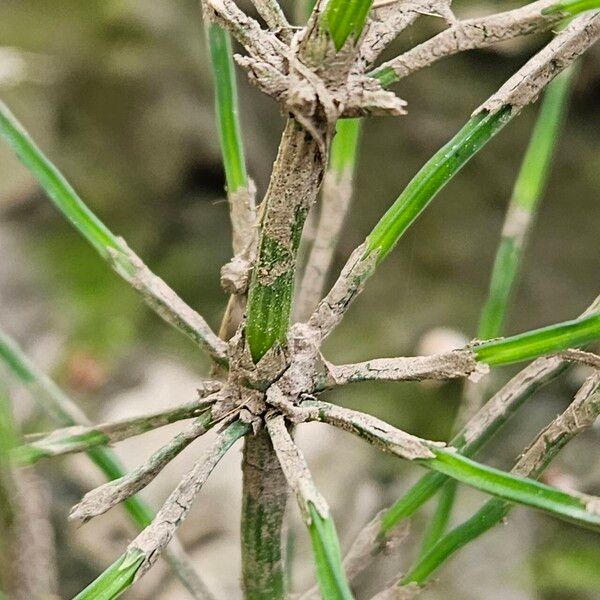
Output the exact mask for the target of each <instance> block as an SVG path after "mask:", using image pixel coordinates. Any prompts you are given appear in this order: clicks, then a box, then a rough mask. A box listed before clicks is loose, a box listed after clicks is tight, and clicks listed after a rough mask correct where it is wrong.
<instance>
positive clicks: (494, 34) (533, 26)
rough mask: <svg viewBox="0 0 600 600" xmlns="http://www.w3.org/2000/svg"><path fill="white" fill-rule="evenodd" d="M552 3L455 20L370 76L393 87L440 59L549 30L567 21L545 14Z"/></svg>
mask: <svg viewBox="0 0 600 600" xmlns="http://www.w3.org/2000/svg"><path fill="white" fill-rule="evenodd" d="M552 3H553V0H539V1H538V2H531V3H529V4H526V5H525V6H521V7H519V8H516V9H514V10H509V11H506V12H501V13H497V14H493V15H488V16H484V17H475V18H473V19H468V20H465V21H456V22H455V23H454V24H453V25H452V26H451V27H448V29H445V30H444V31H442V32H441V33H438V34H437V35H436V36H434V37H432V38H430V39H428V40H427V41H425V42H423V43H421V44H419V45H418V46H414V47H413V48H411V49H410V50H408V51H407V52H405V53H404V54H401V55H400V56H398V57H396V58H393V59H391V60H389V61H387V62H385V63H383V64H382V65H381V66H379V67H377V68H376V69H375V70H374V71H373V72H372V73H371V76H372V77H376V78H377V79H378V80H379V81H380V82H381V83H382V84H383V85H390V84H392V83H394V82H396V81H400V79H402V78H403V77H406V76H407V75H410V74H411V73H414V72H415V71H418V70H420V69H423V68H425V67H428V66H430V65H432V64H433V63H434V62H436V61H437V60H439V59H441V58H445V57H447V56H452V55H454V54H458V53H459V52H464V51H467V50H474V49H476V48H487V47H489V46H492V45H493V44H496V43H499V42H503V41H506V40H510V39H512V38H516V37H521V36H523V35H529V34H532V33H538V32H541V31H546V30H548V29H550V28H551V27H552V26H553V25H555V24H556V23H558V22H559V21H561V20H562V19H563V18H564V15H562V14H560V13H558V14H548V13H546V12H544V11H545V9H547V8H548V7H550V6H551V5H552Z"/></svg>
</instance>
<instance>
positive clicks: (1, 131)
mask: <svg viewBox="0 0 600 600" xmlns="http://www.w3.org/2000/svg"><path fill="white" fill-rule="evenodd" d="M0 136H2V137H3V138H4V139H5V140H6V141H7V142H8V144H9V145H10V146H11V147H12V149H13V150H14V152H15V153H16V154H17V156H18V157H19V158H20V159H21V161H22V162H23V164H24V165H25V166H26V167H27V168H28V169H29V170H30V171H31V172H32V173H33V174H34V175H35V177H36V178H37V179H38V181H39V182H40V185H41V186H42V187H43V188H44V190H45V191H46V193H47V194H48V195H49V196H50V198H51V199H52V201H53V202H54V204H55V205H56V206H57V207H58V209H59V210H60V211H61V212H62V213H63V214H64V215H65V217H67V219H68V220H69V221H70V222H71V223H72V224H73V226H74V227H75V228H76V229H77V230H78V231H79V232H80V233H81V234H82V235H83V236H84V237H85V239H86V240H88V242H89V243H90V244H92V246H93V247H94V248H95V249H96V250H97V251H98V253H99V254H100V255H101V256H102V257H103V258H104V259H105V260H108V261H112V260H113V256H112V255H111V253H110V252H109V250H113V251H116V252H117V253H120V252H121V250H122V246H121V244H120V242H119V240H118V238H117V237H116V236H114V235H113V234H112V233H111V232H110V231H109V230H108V229H107V228H106V226H105V225H104V224H103V223H102V222H101V221H100V220H99V219H98V218H97V217H96V216H95V215H94V214H93V213H92V211H90V210H89V208H88V207H87V206H86V205H85V204H84V202H83V200H81V198H80V197H79V196H78V195H77V192H76V191H75V190H74V189H73V187H72V186H71V184H70V183H69V182H68V181H67V180H66V179H65V178H64V176H63V175H62V174H61V173H60V172H59V171H58V169H57V168H56V167H55V166H54V165H53V164H52V163H51V162H50V161H49V160H48V159H47V158H46V157H45V156H44V154H43V153H42V151H41V150H40V149H39V148H38V147H37V146H36V144H35V142H34V141H33V140H32V139H31V138H30V137H29V135H28V133H27V132H26V131H25V129H24V128H23V127H22V126H21V124H20V123H19V122H18V121H17V119H16V118H15V116H14V115H13V114H12V113H11V112H10V110H9V109H8V107H7V106H6V105H5V104H4V103H3V102H2V101H0ZM124 266H127V265H124Z"/></svg>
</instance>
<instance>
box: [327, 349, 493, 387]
mask: <svg viewBox="0 0 600 600" xmlns="http://www.w3.org/2000/svg"><path fill="white" fill-rule="evenodd" d="M488 370H489V368H487V367H486V365H483V364H480V363H478V362H477V361H476V358H475V354H474V353H473V352H471V351H470V350H456V351H454V352H449V353H447V354H438V355H433V356H406V357H400V358H375V359H372V360H368V361H365V362H362V363H356V364H349V365H332V364H329V363H327V364H326V372H325V374H324V376H323V377H322V378H321V379H319V380H318V381H317V384H316V390H317V391H321V390H325V389H328V388H332V387H335V386H339V385H347V384H350V383H355V382H360V381H372V380H378V381H423V380H426V379H433V380H446V379H457V378H459V377H473V376H476V377H477V376H481V375H483V374H485V373H486V372H487V371H488Z"/></svg>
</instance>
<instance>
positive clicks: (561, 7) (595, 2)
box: [542, 0, 600, 17]
mask: <svg viewBox="0 0 600 600" xmlns="http://www.w3.org/2000/svg"><path fill="white" fill-rule="evenodd" d="M596 8H600V0H570V1H569V0H567V1H566V2H559V3H557V4H554V5H553V6H549V7H548V8H545V9H544V10H542V14H543V15H551V14H553V13H557V12H561V13H565V14H566V15H569V16H571V17H573V16H575V15H578V14H579V13H582V12H584V11H586V10H594V9H596Z"/></svg>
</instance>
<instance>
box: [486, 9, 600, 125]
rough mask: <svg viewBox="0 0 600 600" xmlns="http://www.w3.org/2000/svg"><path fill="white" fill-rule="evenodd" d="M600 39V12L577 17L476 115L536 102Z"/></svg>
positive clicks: (517, 108) (518, 107)
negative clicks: (556, 79)
mask: <svg viewBox="0 0 600 600" xmlns="http://www.w3.org/2000/svg"><path fill="white" fill-rule="evenodd" d="M598 37H600V11H592V12H590V13H586V14H583V15H580V16H578V17H575V18H574V19H573V21H571V23H570V24H569V25H568V26H567V27H565V29H563V30H562V31H560V32H559V33H558V34H557V35H556V36H555V38H554V39H553V40H552V41H551V42H550V43H549V44H548V45H547V46H545V47H544V48H543V49H542V50H540V52H538V53H537V54H536V55H535V56H534V57H533V58H532V59H531V60H529V61H528V62H527V63H526V64H525V65H524V66H523V67H522V68H521V69H519V70H518V71H517V72H516V73H515V74H514V75H513V76H512V77H511V78H510V79H509V80H508V81H507V82H506V83H505V84H504V85H503V86H502V87H501V88H500V89H499V90H498V91H497V92H496V93H495V94H494V95H493V96H491V97H490V98H489V99H488V100H487V101H486V102H485V103H484V104H482V105H481V106H480V107H479V108H478V109H477V111H475V112H476V114H478V113H485V112H488V111H489V112H491V113H495V112H497V111H500V110H502V109H503V107H505V106H506V105H510V106H512V107H514V108H515V109H516V110H519V109H521V108H523V107H524V106H526V105H527V104H530V103H532V102H535V101H536V100H537V98H538V96H539V95H540V93H541V91H542V90H543V89H544V88H545V87H546V86H547V85H548V84H549V83H550V82H551V81H552V79H554V77H556V75H558V74H559V73H560V72H561V71H563V70H564V69H566V68H567V67H568V66H569V65H570V64H572V63H573V61H574V60H575V59H576V58H578V57H579V56H581V55H582V54H583V53H584V52H585V51H586V50H587V49H588V48H590V47H591V46H592V45H593V44H594V43H595V42H596V41H597V40H598Z"/></svg>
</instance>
